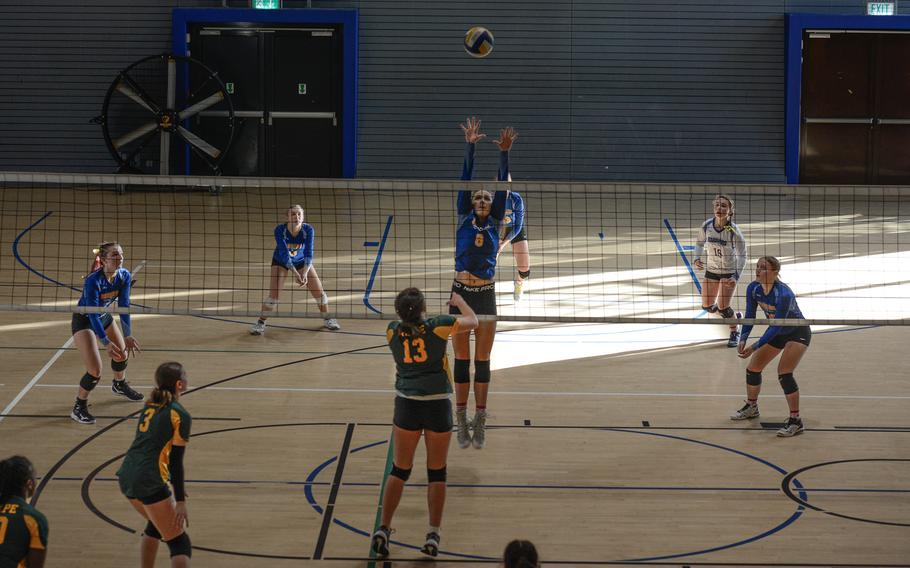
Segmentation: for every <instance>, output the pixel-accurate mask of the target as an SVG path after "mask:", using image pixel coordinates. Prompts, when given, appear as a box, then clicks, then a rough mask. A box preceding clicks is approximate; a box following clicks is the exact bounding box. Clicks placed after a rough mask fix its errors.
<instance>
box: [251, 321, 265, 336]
mask: <svg viewBox="0 0 910 568" xmlns="http://www.w3.org/2000/svg"><path fill="white" fill-rule="evenodd" d="M264 334H265V322H264V321H257V322H256V323H255V324H254V325H253V327H251V328H250V335H264Z"/></svg>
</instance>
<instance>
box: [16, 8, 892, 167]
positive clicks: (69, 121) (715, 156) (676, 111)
mask: <svg viewBox="0 0 910 568" xmlns="http://www.w3.org/2000/svg"><path fill="white" fill-rule="evenodd" d="M8 4H9V3H8V2H7V3H5V4H4V5H3V6H0V31H2V33H0V73H2V77H3V80H2V82H0V169H4V170H51V171H86V172H107V171H111V170H112V168H113V161H112V159H111V158H110V156H108V154H107V151H106V149H105V148H104V145H103V142H102V139H101V135H100V129H99V127H97V126H95V125H92V124H90V123H89V120H90V119H91V118H92V117H94V116H95V115H97V114H98V113H99V112H100V107H101V102H102V99H103V96H104V93H105V90H106V89H107V87H108V85H109V84H110V81H111V80H112V79H113V78H114V76H115V74H116V73H117V71H119V70H120V69H121V68H123V67H125V66H127V65H129V64H130V63H132V62H133V61H135V60H137V59H139V58H141V57H145V56H147V55H151V54H154V53H159V52H162V51H166V50H167V49H169V46H170V22H171V9H172V8H174V7H221V6H222V2H221V1H217V0H209V1H204V0H197V1H192V0H180V1H175V0H152V1H143V2H128V1H126V0H92V1H84V2H79V1H64V0H56V1H52V0H33V1H32V2H30V3H28V5H24V3H23V5H21V6H19V5H16V6H10V5H8ZM227 4H228V5H229V6H235V7H242V6H245V5H246V4H247V3H246V2H242V1H238V0H231V1H230V2H228V3H227ZM306 5H307V2H305V1H297V0H285V6H286V7H289V8H296V7H305V6H306ZM312 6H313V7H315V8H333V9H339V8H357V9H358V10H359V12H360V37H359V42H360V52H359V81H360V93H359V97H360V98H359V109H358V112H359V127H358V175H359V176H361V177H413V178H440V177H443V178H451V177H453V176H457V175H458V174H459V172H460V168H461V157H462V149H463V138H462V136H461V131H460V130H459V128H458V124H459V122H461V121H463V120H464V118H465V117H467V116H472V115H477V116H480V117H481V118H482V119H483V120H484V127H485V130H486V131H487V133H488V135H489V137H490V138H491V139H492V138H495V136H496V134H497V132H498V129H499V128H501V127H503V126H506V125H513V126H515V128H516V129H517V130H518V131H519V132H520V139H519V141H518V142H517V144H516V146H515V152H514V154H513V160H512V162H513V170H514V172H515V176H516V178H521V179H532V178H533V179H577V180H612V181H620V180H635V181H680V182H688V181H692V182H696V181H699V182H762V183H780V182H784V181H785V179H784V138H783V128H784V126H783V104H784V100H783V85H784V61H783V41H784V36H783V32H784V29H783V28H784V18H783V17H784V14H785V13H787V12H815V13H833V14H854V15H855V14H862V13H863V12H864V10H865V2H861V1H856V0H815V1H812V0H802V1H788V0H765V1H759V2H746V1H744V0H710V1H709V0H655V1H654V2H648V3H647V4H642V3H640V2H636V1H633V0H571V1H553V0H496V1H494V0H450V1H445V0H425V1H421V2H403V1H400V0H370V1H357V0H350V1H342V2H334V1H328V0H315V1H313V2H312ZM899 9H900V11H901V12H902V13H908V12H907V10H908V9H907V8H905V7H903V6H901V5H900V4H899ZM472 25H484V26H487V27H488V28H490V29H491V30H492V31H493V33H494V34H495V36H496V48H495V50H494V53H493V55H492V56H491V57H489V58H487V59H484V60H473V59H471V58H470V57H468V56H467V55H466V54H465V53H464V52H463V51H462V49H461V38H462V35H463V34H464V31H465V30H466V29H467V28H469V27H470V26H472ZM478 160H479V167H478V177H479V178H492V177H493V175H494V170H495V164H496V149H495V147H494V146H493V145H492V144H489V143H485V144H483V145H482V146H481V147H480V149H479V151H478Z"/></svg>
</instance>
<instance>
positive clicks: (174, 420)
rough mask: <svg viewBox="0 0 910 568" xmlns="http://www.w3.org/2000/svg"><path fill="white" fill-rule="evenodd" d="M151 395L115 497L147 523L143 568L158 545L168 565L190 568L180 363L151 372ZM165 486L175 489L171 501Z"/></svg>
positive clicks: (186, 419) (186, 421) (186, 424)
mask: <svg viewBox="0 0 910 568" xmlns="http://www.w3.org/2000/svg"><path fill="white" fill-rule="evenodd" d="M155 385H156V386H155V390H153V391H152V394H151V395H150V396H149V401H148V402H146V404H145V408H144V409H143V410H142V413H141V414H140V415H139V420H138V422H137V424H136V437H135V438H134V439H133V443H132V444H131V445H130V449H129V450H128V451H127V452H126V457H124V458H123V465H122V466H120V469H119V470H118V471H117V477H118V478H119V480H120V492H121V493H123V495H124V496H125V497H126V498H127V499H129V502H130V504H131V505H132V506H133V508H134V509H136V511H138V512H139V514H140V515H142V517H143V518H144V519H145V520H146V526H145V531H144V533H143V536H142V544H141V545H140V558H141V562H142V568H151V567H152V566H154V565H155V554H156V553H157V552H158V543H159V542H160V541H164V542H165V544H167V547H168V549H170V552H171V566H172V567H174V568H176V567H181V568H182V567H184V566H189V565H190V557H191V556H192V555H193V547H192V544H191V543H190V537H189V536H188V535H187V534H186V530H185V526H186V525H187V514H186V491H185V490H184V471H183V456H184V453H185V452H186V445H187V443H188V441H189V439H190V426H191V423H192V418H191V417H190V413H189V412H187V411H186V409H185V408H183V406H182V405H181V404H180V402H179V401H180V395H181V393H183V392H185V391H186V387H187V379H186V372H185V371H184V370H183V365H181V364H180V363H174V362H170V363H162V364H161V365H159V366H158V369H156V370H155ZM168 482H170V484H171V487H173V488H174V494H173V498H171V490H170V489H169V488H168Z"/></svg>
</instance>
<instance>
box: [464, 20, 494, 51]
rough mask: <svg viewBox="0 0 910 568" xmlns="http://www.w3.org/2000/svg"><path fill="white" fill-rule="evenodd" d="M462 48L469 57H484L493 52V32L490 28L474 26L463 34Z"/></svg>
mask: <svg viewBox="0 0 910 568" xmlns="http://www.w3.org/2000/svg"><path fill="white" fill-rule="evenodd" d="M464 50H465V51H467V52H468V55H470V56H471V57H478V58H479V57H486V56H487V55H490V54H491V53H493V34H492V33H490V30H488V29H487V28H483V27H480V26H474V27H473V28H471V29H469V30H468V31H467V33H466V34H464Z"/></svg>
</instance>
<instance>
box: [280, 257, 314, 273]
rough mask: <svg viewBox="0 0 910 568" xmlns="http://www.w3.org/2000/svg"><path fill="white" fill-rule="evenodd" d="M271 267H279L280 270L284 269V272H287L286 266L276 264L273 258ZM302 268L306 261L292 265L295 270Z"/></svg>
mask: <svg viewBox="0 0 910 568" xmlns="http://www.w3.org/2000/svg"><path fill="white" fill-rule="evenodd" d="M272 266H280V267H281V268H283V269H285V270H288V267H287V266H285V265H283V264H281V263H280V262H278V261H277V260H275V258H274V257H272ZM304 266H306V261H301V262H295V263H294V268H296V269H297V270H300V269H301V268H303V267H304Z"/></svg>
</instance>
